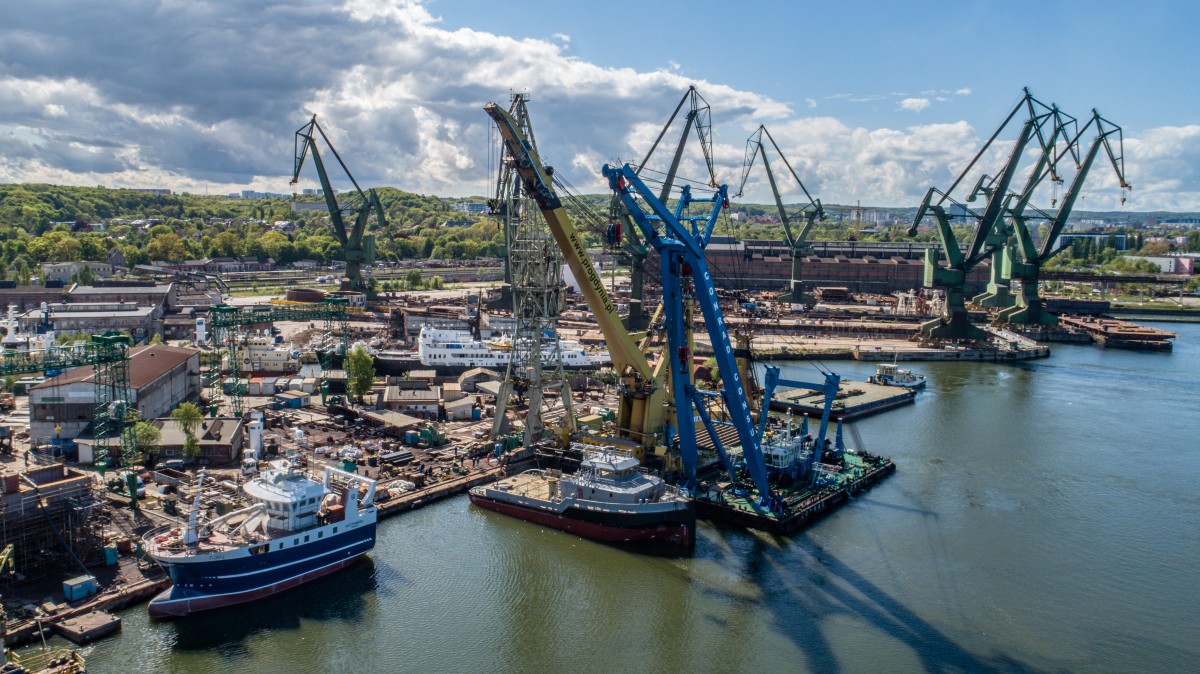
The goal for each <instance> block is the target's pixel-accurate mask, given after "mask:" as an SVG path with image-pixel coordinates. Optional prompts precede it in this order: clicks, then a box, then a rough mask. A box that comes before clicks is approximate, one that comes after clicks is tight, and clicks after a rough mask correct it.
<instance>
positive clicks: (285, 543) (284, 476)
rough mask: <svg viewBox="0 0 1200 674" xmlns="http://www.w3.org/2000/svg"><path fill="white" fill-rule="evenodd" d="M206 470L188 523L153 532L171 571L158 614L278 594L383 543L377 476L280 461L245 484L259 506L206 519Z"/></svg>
mask: <svg viewBox="0 0 1200 674" xmlns="http://www.w3.org/2000/svg"><path fill="white" fill-rule="evenodd" d="M203 482H204V474H203V473H201V476H200V480H199V484H197V487H196V499H195V503H194V505H193V508H192V513H191V515H190V516H189V519H188V524H187V526H186V527H178V526H174V527H172V526H166V527H159V528H157V529H153V530H151V531H149V532H148V533H146V535H145V536H144V537H143V542H144V545H145V549H146V552H147V554H148V555H149V556H150V557H151V558H152V559H154V561H156V562H158V564H159V565H160V566H162V567H163V569H164V570H166V572H167V573H168V574H169V575H170V576H171V583H172V585H171V587H170V588H168V589H167V590H165V591H164V592H163V593H162V594H160V595H158V596H157V597H155V598H154V599H153V600H151V602H150V607H149V612H150V615H151V616H153V617H156V618H164V617H176V616H185V615H189V614H192V613H196V612H199V611H205V610H209V609H215V608H220V607H223V606H231V605H234V604H240V603H243V602H247V601H252V600H255V599H261V598H263V597H268V596H271V595H273V594H275V593H278V592H282V591H284V590H287V589H289V588H292V587H295V586H297V585H301V584H303V583H306V582H308V581H310V580H313V579H316V578H320V577H321V576H324V575H327V574H329V573H332V572H334V571H337V570H338V569H341V568H343V567H345V566H348V565H349V564H351V563H352V562H354V561H355V560H356V559H358V558H359V557H361V556H362V555H363V554H365V553H367V552H369V551H370V550H371V549H372V548H374V547H375V526H376V516H377V512H376V507H375V503H374V499H375V481H374V480H370V479H366V478H364V477H362V476H359V475H354V474H351V473H347V472H344V471H341V470H337V469H335V468H332V467H327V468H325V470H324V475H323V477H322V479H320V480H318V479H314V477H313V476H310V475H309V474H307V473H305V472H301V471H299V470H297V469H296V468H295V467H294V466H292V465H291V464H290V463H289V462H288V461H287V460H278V461H274V462H272V463H271V464H270V467H269V468H268V469H267V470H265V471H263V472H262V473H260V474H259V475H258V476H256V477H255V478H254V479H252V480H250V481H249V482H247V483H246V484H245V485H244V487H243V489H244V491H245V493H246V495H247V496H248V497H249V498H250V499H251V500H252V501H254V503H253V505H250V506H247V507H245V508H241V509H238V510H235V511H233V512H230V513H228V514H226V515H223V516H221V517H218V518H216V519H213V520H211V521H202V520H201V517H200V513H201V512H202V510H203V504H202V502H201V494H202V493H203Z"/></svg>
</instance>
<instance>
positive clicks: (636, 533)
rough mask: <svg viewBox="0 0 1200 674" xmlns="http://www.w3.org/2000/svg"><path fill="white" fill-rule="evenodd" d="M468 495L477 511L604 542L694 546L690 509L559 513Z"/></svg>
mask: <svg viewBox="0 0 1200 674" xmlns="http://www.w3.org/2000/svg"><path fill="white" fill-rule="evenodd" d="M469 496H470V499H471V503H474V504H475V505H477V506H479V507H481V508H486V509H487V510H492V511H494V512H498V513H501V514H504V515H508V516H510V517H515V518H517V519H521V520H525V521H526V522H533V523H536V524H541V525H544V526H548V527H550V528H552V529H558V530H559V531H565V532H567V533H572V534H575V535H577V536H581V537H583V538H588V539H591V540H595V541H601V542H604V543H628V544H650V543H653V544H661V545H667V546H671V547H677V548H680V549H684V550H690V549H692V548H693V547H694V546H695V531H696V515H695V512H694V511H693V510H692V509H691V508H690V507H689V508H687V509H680V510H679V511H677V512H675V513H671V514H666V515H664V514H663V513H653V514H651V515H646V516H638V515H636V514H634V515H630V514H617V513H600V512H594V511H588V510H583V509H578V508H569V509H567V511H566V512H564V513H562V514H559V513H557V512H553V511H550V510H540V509H537V508H532V507H529V506H525V505H520V504H516V503H508V502H505V501H500V500H496V499H492V498H488V497H486V496H480V495H477V494H475V493H471V494H470V495H469Z"/></svg>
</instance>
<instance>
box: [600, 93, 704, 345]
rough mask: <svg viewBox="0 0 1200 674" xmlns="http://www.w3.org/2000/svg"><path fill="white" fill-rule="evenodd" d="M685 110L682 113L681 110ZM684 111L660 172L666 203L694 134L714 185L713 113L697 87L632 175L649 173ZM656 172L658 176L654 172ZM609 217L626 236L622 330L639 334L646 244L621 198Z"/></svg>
mask: <svg viewBox="0 0 1200 674" xmlns="http://www.w3.org/2000/svg"><path fill="white" fill-rule="evenodd" d="M685 107H686V108H687V110H686V112H684V108H685ZM681 112H683V113H684V114H683V117H682V126H683V128H682V130H680V131H679V141H678V142H677V143H676V144H675V152H674V153H673V154H672V155H671V163H670V164H669V165H668V167H667V170H666V171H664V172H661V177H662V180H661V185H660V187H659V191H658V199H659V201H662V202H663V203H666V202H667V201H668V200H669V199H670V197H671V192H672V190H673V189H674V186H675V180H676V179H677V178H678V175H679V166H680V164H681V163H682V161H683V156H684V150H685V149H686V148H687V146H688V143H689V141H690V139H691V138H692V136H693V135H694V136H695V138H696V140H697V141H698V142H699V143H700V149H701V151H702V153H703V154H704V163H705V167H706V168H707V169H708V186H709V187H716V186H717V177H716V168H715V167H714V166H713V154H712V147H713V140H712V110H711V108H710V107H709V104H708V101H706V100H704V97H703V96H701V95H700V92H699V91H697V90H696V87H694V86H691V87H688V90H687V91H685V92H684V94H683V98H681V99H679V103H678V104H677V105H676V106H675V110H674V111H673V112H672V113H671V116H670V117H669V118H668V119H667V123H666V124H665V125H663V128H662V131H659V133H658V137H657V138H655V139H654V143H653V144H652V145H651V146H650V150H649V151H648V152H647V153H646V156H645V157H644V158H642V161H641V162H640V163H638V164H637V166H636V167H635V168H634V172H635V173H637V174H638V175H639V176H640V175H642V174H643V173H644V172H647V171H651V170H652V169H648V168H647V167H648V165H649V163H650V160H651V159H652V158H653V157H654V153H655V152H656V151H657V150H658V147H659V145H660V144H662V141H663V139H664V138H666V136H667V133H669V132H670V131H671V129H672V127H675V128H677V129H678V127H677V126H676V124H677V122H678V121H679V120H680V119H681V118H680V115H679V113H681ZM655 173H659V172H657V171H655ZM610 211H611V215H612V218H613V219H614V220H615V221H617V222H620V223H621V225H622V227H621V230H620V231H623V232H624V233H625V234H626V236H627V237H628V241H627V242H626V244H625V245H624V249H625V250H626V251H628V253H629V258H630V259H629V294H630V299H629V315H628V318H627V319H626V323H625V327H626V328H627V329H628V330H629V331H630V332H638V331H642V330H645V329H646V327H647V326H648V325H649V323H650V321H649V319H650V317H651V316H652V314H653V312H651V313H650V314H647V313H646V307H645V299H646V298H645V292H646V291H645V275H646V271H647V270H646V261H647V257H648V254H649V250H648V249H647V247H646V242H645V241H643V240H642V237H641V235H640V234H639V233H638V228H637V227H636V226H635V225H634V222H633V220H632V215H631V214H630V213H629V212H628V211H627V210H625V206H624V204H623V203H622V202H621V200H620V199H618V198H616V197H615V196H614V197H613V200H612V205H611V206H610Z"/></svg>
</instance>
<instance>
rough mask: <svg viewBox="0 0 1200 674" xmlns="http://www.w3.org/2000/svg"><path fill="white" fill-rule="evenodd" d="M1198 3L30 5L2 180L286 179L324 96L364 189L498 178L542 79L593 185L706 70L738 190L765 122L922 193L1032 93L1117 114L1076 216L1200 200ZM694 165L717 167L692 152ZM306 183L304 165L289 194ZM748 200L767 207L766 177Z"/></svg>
mask: <svg viewBox="0 0 1200 674" xmlns="http://www.w3.org/2000/svg"><path fill="white" fill-rule="evenodd" d="M1198 13H1200V10H1198V9H1196V8H1195V7H1193V6H1192V5H1191V4H1188V3H1170V2H1153V1H1150V2H1142V3H1136V4H1129V3H1121V4H1118V3H1116V2H1108V1H1105V2H1094V3H1088V4H1082V3H1073V2H1031V1H1026V0H1019V1H1014V2H987V1H980V2H967V3H953V4H950V5H948V6H946V7H942V8H940V9H937V10H932V9H921V10H916V9H909V8H904V7H902V6H897V5H895V3H885V2H882V0H877V1H865V0H864V1H859V2H844V3H837V4H836V6H834V5H833V4H831V3H826V4H821V3H782V2H758V3H756V2H749V3H737V4H736V5H731V4H729V3H717V2H708V1H699V2H690V3H680V2H662V3H644V4H643V5H639V6H636V7H606V6H602V5H594V4H580V3H561V2H558V3H550V2H543V1H541V0H537V1H528V2H522V3H518V4H516V5H513V6H497V5H495V4H494V3H483V2H481V1H480V0H453V1H446V0H428V1H426V2H373V1H370V0H350V1H348V2H345V3H342V4H340V5H337V6H331V5H330V3H325V2H320V1H318V0H296V1H294V2H288V3H274V4H272V3H256V4H254V5H252V6H247V5H244V4H243V3H235V2H225V3H222V2H209V3H170V2H154V1H152V0H114V1H113V2H110V3H104V4H102V5H88V4H80V3H72V2H62V1H55V0H47V1H45V2H39V3H25V4H23V5H21V6H20V7H18V8H16V9H13V10H10V12H9V13H8V14H7V17H6V19H7V20H6V22H5V26H3V27H0V64H2V65H0V93H2V94H3V96H0V101H3V103H0V182H48V183H54V184H68V185H97V184H102V185H105V186H109V187H144V186H147V185H153V186H163V187H166V188H169V189H172V190H174V191H178V192H183V191H186V192H191V193H195V194H204V193H210V194H230V193H233V194H240V193H242V192H243V191H246V192H252V193H272V194H279V193H291V191H292V190H293V187H292V186H291V185H289V184H288V183H289V181H290V179H291V168H292V152H293V142H292V141H293V133H294V131H295V130H296V129H297V128H299V127H300V126H301V125H302V124H304V123H305V122H306V121H307V119H308V118H309V117H310V116H311V114H313V113H317V114H319V115H320V119H321V123H322V126H324V127H325V128H326V129H327V130H328V131H329V133H330V136H331V138H332V139H333V141H334V142H335V143H336V145H337V149H338V151H339V152H340V153H341V154H342V156H343V157H344V158H345V160H346V163H347V165H348V166H349V167H350V169H351V171H353V172H354V175H355V177H356V178H357V179H358V182H359V183H360V184H362V185H364V186H391V187H396V188H399V189H402V190H406V191H409V192H415V193H418V194H436V195H439V196H447V197H453V196H471V195H474V196H486V195H487V193H488V191H489V190H490V189H491V187H492V184H493V180H492V177H491V176H492V172H493V171H494V167H493V166H491V165H490V162H491V161H494V153H493V152H491V151H490V147H489V145H492V144H494V142H495V138H494V134H492V133H491V129H490V123H489V122H488V120H487V117H486V115H484V113H483V112H482V111H481V110H480V108H481V106H482V105H483V104H484V103H485V102H487V101H491V100H494V101H498V102H501V103H505V102H506V101H507V98H508V95H509V93H510V91H513V90H515V91H528V92H529V94H530V99H531V100H530V103H529V105H530V111H531V116H532V120H533V124H534V129H535V132H536V133H537V140H538V143H539V147H540V149H541V151H542V154H543V155H544V156H545V158H546V159H547V161H548V162H550V163H553V164H554V165H555V167H556V168H557V169H558V170H559V171H560V175H562V176H564V177H567V178H568V179H569V180H570V182H571V183H572V184H574V185H575V186H576V187H577V188H578V189H579V190H580V191H582V192H590V193H598V192H602V191H603V190H604V185H603V182H602V181H601V180H600V178H599V168H600V166H601V165H602V164H603V163H605V162H614V161H637V160H640V159H641V157H642V156H643V155H644V154H645V152H646V151H647V149H648V148H649V147H650V145H651V143H652V142H653V141H654V138H655V137H656V136H657V135H658V133H659V131H660V129H661V126H662V125H663V123H664V122H665V121H666V118H667V116H668V115H669V114H670V113H671V111H672V110H673V109H674V107H675V104H676V103H677V102H678V100H679V98H680V96H682V94H683V92H684V91H685V90H686V89H687V87H688V86H689V85H692V84H694V85H696V87H697V88H698V90H699V91H700V93H701V94H702V95H703V96H704V97H705V98H706V99H707V101H708V102H709V103H710V104H711V106H712V120H713V128H714V136H715V145H714V148H713V150H714V156H715V159H716V168H717V175H718V179H720V180H722V181H725V182H727V183H729V184H730V185H731V186H732V187H736V186H737V184H738V183H739V182H740V180H741V163H742V159H743V153H744V144H745V140H746V138H747V137H748V136H749V135H750V133H751V132H752V131H753V130H754V129H755V128H756V127H757V126H758V124H766V125H767V127H768V128H769V129H770V131H771V133H772V135H773V136H774V138H775V139H776V140H777V141H778V142H779V144H780V145H781V147H782V149H783V150H784V152H785V154H786V155H787V158H788V160H789V162H790V163H791V165H792V167H793V168H795V170H796V173H797V175H798V176H799V177H800V178H801V180H803V181H804V183H805V185H806V186H807V187H808V188H809V191H811V192H813V194H814V195H815V196H818V197H820V198H821V199H822V200H823V201H825V202H828V203H842V204H852V203H855V202H856V201H861V202H862V203H863V204H864V205H868V204H869V205H871V206H878V207H915V206H916V205H917V204H918V203H919V202H920V200H921V198H922V197H923V196H924V194H925V192H926V190H928V189H929V188H930V187H938V188H941V189H945V188H947V187H949V184H950V182H951V181H952V180H953V178H954V176H955V175H956V174H957V172H958V171H959V170H961V169H962V167H963V166H965V164H966V162H967V161H968V160H969V159H970V158H971V157H972V156H973V155H974V153H975V152H976V151H977V150H978V148H979V147H980V146H981V144H982V143H983V142H984V141H985V140H986V139H987V137H988V136H990V135H991V133H992V132H993V131H994V130H995V128H996V127H997V126H998V125H999V123H1000V121H1001V120H1002V119H1003V118H1004V116H1005V115H1006V114H1007V113H1008V111H1009V110H1010V109H1011V108H1012V107H1013V105H1014V104H1015V103H1016V102H1017V101H1018V100H1019V97H1020V95H1021V88H1022V87H1023V86H1029V87H1030V88H1031V91H1032V93H1033V94H1034V95H1035V96H1037V97H1038V98H1039V99H1041V100H1043V101H1045V102H1047V103H1051V102H1053V103H1057V104H1059V105H1061V106H1062V108H1063V109H1064V110H1065V111H1067V112H1068V113H1071V114H1073V115H1075V116H1076V117H1078V118H1080V119H1081V120H1085V119H1086V118H1087V117H1088V116H1090V114H1091V109H1092V108H1093V107H1095V108H1098V109H1099V111H1100V112H1101V113H1102V114H1103V115H1104V116H1105V117H1106V118H1108V119H1110V120H1112V121H1113V122H1115V123H1117V124H1120V125H1121V126H1123V127H1124V130H1125V157H1124V159H1125V163H1126V177H1127V179H1128V180H1129V181H1130V182H1131V183H1132V184H1133V186H1134V189H1133V191H1132V192H1131V193H1129V194H1128V198H1129V199H1128V201H1127V202H1126V203H1125V204H1124V205H1122V204H1121V203H1120V198H1121V196H1122V195H1121V193H1120V191H1119V190H1118V189H1117V186H1116V179H1115V175H1114V173H1113V171H1112V169H1111V167H1110V166H1108V165H1106V163H1105V161H1098V162H1097V164H1096V166H1095V167H1094V169H1093V173H1092V175H1091V176H1090V177H1089V180H1088V182H1087V188H1086V189H1085V191H1084V192H1083V199H1082V200H1081V201H1080V202H1079V203H1077V204H1076V210H1081V211H1087V210H1090V211H1099V210H1113V211H1119V210H1123V209H1126V210H1129V211H1155V210H1164V211H1200V124H1197V116H1196V113H1195V111H1196V110H1197V109H1200V100H1198V99H1200V93H1198V92H1197V91H1196V90H1195V88H1194V87H1187V86H1180V85H1181V84H1182V82H1181V80H1180V79H1179V78H1180V77H1181V76H1182V75H1183V74H1185V73H1187V72H1191V71H1192V70H1193V68H1192V66H1194V65H1195V64H1196V62H1197V60H1198V59H1200V57H1197V56H1196V55H1195V53H1194V51H1193V50H1192V49H1191V48H1190V47H1189V45H1188V44H1187V43H1186V41H1184V40H1180V39H1177V38H1176V39H1172V38H1171V37H1170V36H1169V35H1168V34H1167V31H1166V30H1165V29H1167V28H1169V27H1171V26H1187V25H1194V24H1195V19H1196V18H1197V14H1198ZM984 45H986V46H984ZM1015 131H1016V129H1015V127H1013V128H1011V129H1009V130H1008V132H1007V133H1006V134H1005V135H1002V136H1001V138H1002V139H1011V138H1012V137H1013V136H1015ZM1087 140H1088V139H1085V141H1087ZM667 142H668V143H673V142H674V140H673V139H671V140H669V141H667ZM1003 150H1004V147H1001V148H999V150H998V151H997V152H996V153H993V154H992V155H989V156H988V157H985V167H984V170H987V167H988V166H991V167H994V166H997V162H998V161H1000V159H1001V154H1002V152H1003ZM660 152H664V151H663V150H661V149H660ZM664 161H665V160H664ZM989 162H990V163H989ZM682 173H683V175H684V176H685V177H688V178H693V179H700V178H702V174H703V170H702V167H701V165H700V162H699V155H698V152H689V156H688V157H687V158H686V159H685V162H684V164H683V168H682ZM1065 177H1066V178H1067V181H1068V184H1069V179H1070V169H1068V170H1067V175H1066V176H1065ZM342 182H344V181H341V182H339V181H336V180H335V187H337V188H339V189H344V188H345V187H347V186H348V185H343V184H341V183H342ZM783 184H784V186H785V192H786V193H785V195H784V198H785V200H787V201H789V202H792V201H797V200H799V197H800V195H799V193H798V190H797V188H796V187H795V186H794V185H792V184H791V183H790V182H788V181H784V183H783ZM315 187H317V185H316V180H315V174H314V173H312V172H311V167H307V170H306V172H304V173H302V180H301V182H300V184H299V185H298V186H296V187H295V188H294V189H295V191H297V192H299V191H301V190H304V189H313V188H315ZM1061 189H1062V188H1059V190H1060V191H1061ZM1052 192H1053V190H1052V189H1051V188H1049V187H1047V189H1046V194H1045V195H1044V197H1045V198H1044V202H1045V203H1046V204H1047V205H1048V204H1049V203H1051V202H1052V200H1053V198H1054V197H1055V196H1056V195H1054V194H1053V193H1052ZM1039 198H1041V196H1039ZM745 200H748V201H753V202H756V203H766V202H768V201H770V195H769V193H768V192H767V190H766V183H765V180H764V179H763V178H762V176H761V175H758V174H755V173H752V174H751V180H750V182H749V183H748V186H747V190H746V197H745Z"/></svg>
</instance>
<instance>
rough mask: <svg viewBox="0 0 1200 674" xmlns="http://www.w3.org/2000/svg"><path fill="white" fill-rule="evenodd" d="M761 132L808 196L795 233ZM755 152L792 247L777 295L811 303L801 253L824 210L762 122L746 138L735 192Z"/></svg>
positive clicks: (805, 251)
mask: <svg viewBox="0 0 1200 674" xmlns="http://www.w3.org/2000/svg"><path fill="white" fill-rule="evenodd" d="M764 135H765V136H766V137H767V140H769V141H770V142H771V147H773V148H775V154H777V155H779V159H780V160H782V161H783V165H784V166H786V167H787V170H788V173H790V174H791V176H792V179H793V180H795V181H796V184H797V185H799V186H800V189H801V190H802V191H803V192H804V196H805V197H807V198H808V204H807V205H805V206H804V208H803V209H801V211H800V213H799V215H800V216H801V217H803V218H804V227H802V228H801V229H800V232H799V233H795V232H793V231H792V224H791V220H790V218H789V216H788V213H787V209H785V208H784V207H783V198H782V197H781V196H780V194H779V185H778V184H777V183H776V181H775V172H774V171H772V170H771V162H770V161H769V160H768V159H767V148H766V146H765V145H763V142H762V138H763V136H764ZM759 156H761V157H762V163H763V168H764V169H766V171H767V182H768V183H770V185H771V195H772V196H773V197H774V198H775V209H776V210H777V211H778V212H779V219H780V220H781V221H782V222H783V233H784V235H785V236H787V242H788V246H789V247H790V248H791V250H792V278H791V280H790V281H789V283H788V288H787V290H785V291H784V293H783V294H782V295H780V299H781V300H783V301H784V302H793V303H796V304H804V305H806V306H812V305H813V304H815V303H816V300H815V299H814V298H813V296H812V295H809V294H807V293H805V292H804V287H803V284H802V283H801V271H802V268H803V266H804V257H805V256H806V255H810V254H811V253H812V246H810V245H809V244H808V234H809V232H811V231H812V227H813V223H814V222H816V221H817V220H821V219H822V218H824V217H825V210H824V208H822V206H821V200H820V199H814V198H813V196H812V195H811V194H809V192H808V188H807V187H805V186H804V183H803V182H801V180H800V177H799V176H797V175H796V171H795V169H793V168H792V165H791V164H790V163H789V162H788V160H787V157H785V156H784V155H783V151H782V150H780V149H779V145H778V144H777V143H776V142H775V139H774V138H772V137H771V132H770V131H767V127H766V126H762V125H760V126H759V127H758V130H757V131H755V132H754V133H752V134H751V135H750V138H748V139H747V140H746V158H745V161H744V163H743V164H742V184H741V185H740V186H739V187H738V191H737V194H736V195H735V196H738V197H740V196H742V191H743V190H745V189H746V180H747V179H748V178H749V177H750V169H751V167H753V166H754V158H755V157H759Z"/></svg>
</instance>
